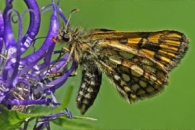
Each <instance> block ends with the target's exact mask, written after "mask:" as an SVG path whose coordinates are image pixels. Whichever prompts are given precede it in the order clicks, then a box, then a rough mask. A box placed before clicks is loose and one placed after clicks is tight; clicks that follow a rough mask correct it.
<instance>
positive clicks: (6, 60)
mask: <svg viewBox="0 0 195 130" xmlns="http://www.w3.org/2000/svg"><path fill="white" fill-rule="evenodd" d="M24 2H25V4H26V5H27V7H28V10H26V11H25V12H24V13H22V14H20V13H19V12H18V11H17V10H16V9H14V8H13V6H12V3H13V0H6V2H5V3H6V5H5V9H4V12H3V14H2V13H1V12H0V53H1V54H0V65H1V70H0V73H1V77H0V104H3V105H4V106H6V107H7V108H9V109H15V108H16V107H17V106H23V108H24V109H23V110H21V111H23V112H25V109H26V108H27V107H28V106H29V105H54V106H55V105H59V104H60V103H58V101H57V99H56V97H55V90H56V89H58V88H59V87H61V86H62V85H63V84H64V83H65V81H66V80H67V78H68V77H69V75H70V74H71V73H72V72H73V70H74V69H75V63H72V66H71V67H70V69H68V68H66V67H64V63H65V62H66V60H67V57H68V55H67V54H66V55H65V56H63V57H60V58H59V60H57V61H56V60H54V61H52V55H53V52H54V47H55V43H54V42H53V41H52V38H53V37H55V36H56V35H58V33H59V28H60V27H59V20H58V16H60V17H62V19H63V20H64V22H65V23H66V22H67V19H66V17H65V15H64V14H63V13H62V11H61V9H60V8H59V7H58V5H57V4H55V3H54V2H52V3H51V4H48V5H46V6H45V8H47V7H52V12H53V14H52V15H51V17H50V26H49V27H48V32H47V36H46V38H45V41H44V42H43V43H42V46H41V47H40V48H39V49H36V51H35V52H33V53H32V54H29V55H27V56H24V55H23V54H24V53H25V52H26V50H27V49H28V48H30V47H32V44H33V42H34V41H35V39H36V35H37V34H38V32H39V28H40V23H41V14H40V9H39V7H38V4H37V2H36V1H35V0H24ZM25 13H30V23H29V27H28V30H27V32H26V33H25V34H24V35H23V34H22V32H23V20H22V19H23V15H24V14H25ZM13 17H17V22H18V35H17V36H15V35H14V34H13V29H12V22H13V23H15V22H14V21H13ZM15 39H18V40H17V41H16V40H15ZM62 67H64V68H63V69H64V70H63V71H64V74H63V75H62V76H61V77H57V78H52V79H49V78H48V76H49V75H50V74H51V73H56V72H58V71H59V70H60V69H61V68H62ZM48 95H51V98H47V96H48ZM68 112H69V111H68ZM69 115H71V114H70V112H69Z"/></svg>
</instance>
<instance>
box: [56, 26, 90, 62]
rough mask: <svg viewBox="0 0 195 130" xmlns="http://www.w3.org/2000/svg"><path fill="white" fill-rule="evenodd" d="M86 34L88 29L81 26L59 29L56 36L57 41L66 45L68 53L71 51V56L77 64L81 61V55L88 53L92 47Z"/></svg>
mask: <svg viewBox="0 0 195 130" xmlns="http://www.w3.org/2000/svg"><path fill="white" fill-rule="evenodd" d="M88 34H89V31H84V30H83V29H82V28H80V27H78V28H76V29H75V30H73V29H68V30H61V32H60V33H59V34H58V36H57V39H58V42H60V43H65V44H66V45H67V48H68V50H69V53H72V54H71V57H72V58H73V59H74V60H75V62H76V63H78V64H80V63H81V60H82V59H83V57H85V56H86V55H88V53H89V52H90V51H91V49H92V48H93V44H91V40H90V38H89V36H88Z"/></svg>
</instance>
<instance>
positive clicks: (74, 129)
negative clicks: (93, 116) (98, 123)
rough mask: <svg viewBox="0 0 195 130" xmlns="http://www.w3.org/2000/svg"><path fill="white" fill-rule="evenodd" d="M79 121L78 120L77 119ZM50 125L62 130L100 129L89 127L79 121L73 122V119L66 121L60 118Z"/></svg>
mask: <svg viewBox="0 0 195 130" xmlns="http://www.w3.org/2000/svg"><path fill="white" fill-rule="evenodd" d="M77 119H80V118H77ZM52 123H54V124H56V125H58V126H60V127H62V128H63V129H69V130H82V129H83V130H86V129H100V128H97V127H95V126H92V125H89V124H87V123H83V122H80V121H79V120H77V121H76V120H74V119H67V118H63V117H60V118H58V119H56V120H54V121H52Z"/></svg>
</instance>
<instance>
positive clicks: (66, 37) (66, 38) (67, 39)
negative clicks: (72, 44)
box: [63, 33, 71, 42]
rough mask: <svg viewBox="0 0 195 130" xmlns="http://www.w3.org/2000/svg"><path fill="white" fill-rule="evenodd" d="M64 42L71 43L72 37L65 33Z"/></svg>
mask: <svg viewBox="0 0 195 130" xmlns="http://www.w3.org/2000/svg"><path fill="white" fill-rule="evenodd" d="M63 40H64V41H65V42H69V41H70V40H71V37H70V35H69V34H68V33H65V34H64V36H63Z"/></svg>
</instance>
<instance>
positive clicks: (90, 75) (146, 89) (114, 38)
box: [54, 10, 189, 114]
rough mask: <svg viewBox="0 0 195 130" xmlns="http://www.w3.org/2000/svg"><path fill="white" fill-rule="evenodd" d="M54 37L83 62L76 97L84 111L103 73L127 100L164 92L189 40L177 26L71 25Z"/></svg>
mask: <svg viewBox="0 0 195 130" xmlns="http://www.w3.org/2000/svg"><path fill="white" fill-rule="evenodd" d="M74 11H75V10H74ZM74 11H73V12H74ZM54 39H55V40H56V41H58V42H61V43H64V42H65V43H66V44H67V45H68V48H67V49H65V50H66V51H67V50H68V51H69V54H70V58H73V60H74V61H75V62H76V63H77V65H81V66H82V81H81V85H80V88H79V92H78V96H77V99H76V105H77V107H78V108H79V109H80V112H81V114H84V113H85V112H86V111H87V110H88V108H89V107H90V106H91V105H92V104H93V102H94V100H95V98H96V96H97V94H98V92H99V89H100V85H101V81H102V73H104V74H106V75H107V77H108V78H109V79H110V81H111V82H112V84H113V85H114V86H115V88H116V89H117V90H118V92H119V93H120V95H121V96H122V97H123V98H124V99H125V100H126V101H127V102H133V101H136V100H139V99H143V98H145V97H152V96H154V95H156V94H158V93H160V92H161V90H162V89H163V88H164V86H165V85H166V84H167V83H168V78H169V77H168V73H169V72H170V71H171V70H172V69H173V68H174V67H175V66H177V65H178V64H179V62H180V60H181V59H182V58H183V56H184V55H185V53H186V51H187V49H188V43H189V41H188V39H187V37H186V36H185V35H184V34H183V33H181V32H178V31H174V30H162V31H156V32H120V31H115V30H108V29H92V30H87V31H86V30H84V29H82V28H76V29H75V30H72V29H71V28H68V26H66V27H65V28H64V29H62V30H61V32H60V33H59V35H58V36H56V37H55V38H54Z"/></svg>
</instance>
